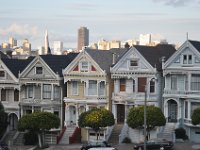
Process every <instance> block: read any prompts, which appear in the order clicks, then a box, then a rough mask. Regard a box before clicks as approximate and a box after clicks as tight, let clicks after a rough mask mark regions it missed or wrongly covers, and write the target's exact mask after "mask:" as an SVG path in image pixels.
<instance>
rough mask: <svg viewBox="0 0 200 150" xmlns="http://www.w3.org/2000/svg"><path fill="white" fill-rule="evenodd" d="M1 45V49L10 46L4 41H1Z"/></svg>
mask: <svg viewBox="0 0 200 150" xmlns="http://www.w3.org/2000/svg"><path fill="white" fill-rule="evenodd" d="M1 47H2V49H9V48H10V44H9V43H6V42H4V43H2V45H1Z"/></svg>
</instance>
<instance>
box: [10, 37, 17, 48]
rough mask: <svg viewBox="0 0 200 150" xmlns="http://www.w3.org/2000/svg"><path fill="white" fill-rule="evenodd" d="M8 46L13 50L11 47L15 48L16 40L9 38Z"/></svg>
mask: <svg viewBox="0 0 200 150" xmlns="http://www.w3.org/2000/svg"><path fill="white" fill-rule="evenodd" d="M9 44H10V47H11V48H13V47H15V46H17V40H16V39H14V38H13V37H10V38H9Z"/></svg>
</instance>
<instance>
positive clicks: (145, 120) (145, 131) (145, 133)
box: [144, 80, 151, 150]
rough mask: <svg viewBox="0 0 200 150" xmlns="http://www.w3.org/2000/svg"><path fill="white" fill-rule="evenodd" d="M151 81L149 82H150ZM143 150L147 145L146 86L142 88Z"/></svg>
mask: <svg viewBox="0 0 200 150" xmlns="http://www.w3.org/2000/svg"><path fill="white" fill-rule="evenodd" d="M150 81H151V80H150ZM144 88H145V89H144V92H145V93H144V150H146V144H147V137H146V135H147V84H146V85H145V87H144Z"/></svg>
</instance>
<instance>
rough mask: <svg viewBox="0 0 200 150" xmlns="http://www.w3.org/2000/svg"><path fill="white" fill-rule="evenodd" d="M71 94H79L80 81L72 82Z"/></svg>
mask: <svg viewBox="0 0 200 150" xmlns="http://www.w3.org/2000/svg"><path fill="white" fill-rule="evenodd" d="M71 94H72V95H78V81H72V82H71Z"/></svg>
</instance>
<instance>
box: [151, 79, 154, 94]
mask: <svg viewBox="0 0 200 150" xmlns="http://www.w3.org/2000/svg"><path fill="white" fill-rule="evenodd" d="M154 92H155V81H150V93H154Z"/></svg>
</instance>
